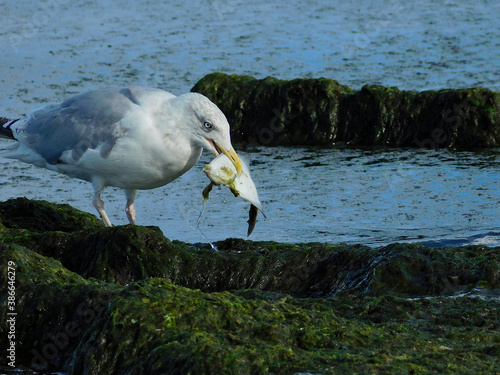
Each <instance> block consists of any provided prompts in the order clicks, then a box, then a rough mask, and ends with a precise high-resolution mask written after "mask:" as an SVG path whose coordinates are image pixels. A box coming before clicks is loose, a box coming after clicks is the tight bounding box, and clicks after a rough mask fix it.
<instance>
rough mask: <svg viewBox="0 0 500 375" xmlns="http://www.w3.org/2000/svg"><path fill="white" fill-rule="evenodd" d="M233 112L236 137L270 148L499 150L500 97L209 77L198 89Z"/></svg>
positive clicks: (322, 82) (487, 92)
mask: <svg viewBox="0 0 500 375" xmlns="http://www.w3.org/2000/svg"><path fill="white" fill-rule="evenodd" d="M192 91H195V92H200V93H202V94H204V95H206V96H208V97H209V98H210V99H212V100H213V101H214V102H215V103H216V104H218V105H219V106H220V107H221V109H222V110H223V112H224V113H225V114H226V115H227V117H228V119H229V121H230V123H231V124H232V126H233V128H232V132H233V135H232V136H233V140H235V141H236V142H242V143H252V144H253V143H257V144H263V145H273V146H277V145H281V146H292V145H316V146H331V145H335V144H345V145H350V146H390V147H402V146H409V147H426V148H439V147H466V148H476V147H499V146H500V115H499V114H500V93H495V92H492V91H490V90H488V89H484V88H470V89H457V90H439V91H423V92H415V91H401V90H399V89H397V88H395V87H384V86H379V85H366V86H364V87H363V88H362V89H361V90H359V91H355V90H352V89H351V88H349V87H348V86H343V85H340V84H339V83H338V82H337V81H334V80H330V79H326V78H318V79H294V80H290V81H285V80H278V79H276V78H272V77H268V78H265V79H262V80H258V79H254V78H252V77H249V76H237V75H231V76H229V75H226V74H222V73H212V74H208V75H207V76H205V77H204V78H202V79H201V80H200V81H199V82H198V83H197V84H196V85H195V86H194V87H193V89H192Z"/></svg>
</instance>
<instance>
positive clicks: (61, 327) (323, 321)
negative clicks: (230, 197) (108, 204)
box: [0, 199, 500, 374]
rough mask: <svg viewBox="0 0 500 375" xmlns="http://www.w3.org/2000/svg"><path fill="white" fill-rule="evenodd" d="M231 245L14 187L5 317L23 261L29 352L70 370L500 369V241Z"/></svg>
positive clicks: (21, 331)
mask: <svg viewBox="0 0 500 375" xmlns="http://www.w3.org/2000/svg"><path fill="white" fill-rule="evenodd" d="M30 218H31V219H32V220H30ZM217 247H218V248H219V250H220V251H219V252H214V251H211V250H207V249H208V246H207V249H205V248H203V246H201V247H200V246H198V247H195V246H193V245H190V244H186V243H182V242H179V241H170V240H168V239H166V238H165V237H164V236H163V234H162V233H161V231H160V230H159V229H158V228H156V227H140V226H130V225H127V226H118V227H112V228H104V227H102V226H101V225H100V223H99V221H98V220H97V219H96V218H95V217H94V216H93V215H90V214H86V213H82V212H80V211H77V210H75V209H73V208H71V207H70V206H68V205H57V204H51V203H48V202H44V201H29V200H26V199H16V200H10V201H7V202H3V203H0V324H1V325H2V327H8V325H7V319H8V318H9V315H7V313H8V312H9V311H10V310H8V308H9V306H11V305H9V304H7V301H8V290H9V289H8V287H9V286H10V285H11V284H9V283H8V281H9V280H10V279H12V275H13V274H12V272H15V274H14V275H15V276H14V277H15V281H14V285H15V298H14V301H15V303H14V305H12V306H13V307H14V309H15V312H16V314H17V315H16V323H15V342H16V348H17V350H16V364H17V365H18V367H19V368H26V369H27V368H31V369H33V370H37V371H61V372H66V373H68V374H82V373H116V374H121V373H128V374H143V373H147V374H165V373H168V374H185V373H188V372H189V373H191V374H211V373H214V374H215V373H217V374H226V373H227V374H234V373H243V374H246V373H248V374H256V373H276V374H290V373H296V372H298V373H307V372H310V373H323V374H329V373H339V372H340V373H344V372H380V371H386V372H391V373H408V372H416V373H425V372H435V371H438V372H446V371H451V372H453V373H469V372H471V371H472V372H474V373H495V371H498V363H497V360H496V358H497V356H498V355H499V353H500V344H499V343H498V342H497V341H498V340H497V339H498V337H497V336H498V335H497V333H496V332H498V330H499V329H500V322H499V320H498V316H497V314H498V309H499V308H500V301H499V300H498V295H499V290H500V272H499V269H500V251H499V250H500V249H498V248H496V249H492V248H485V247H478V246H475V247H463V248H440V249H430V248H427V247H424V246H418V245H409V244H393V245H390V246H386V247H381V248H376V249H372V248H368V247H365V246H348V245H329V244H321V243H306V244H280V243H275V242H252V241H244V240H239V239H227V240H225V241H221V242H219V243H217ZM9 265H10V267H11V269H9V268H8V267H9ZM9 271H10V272H11V273H10V274H9ZM475 294H478V295H480V296H481V298H478V297H474V295H475ZM449 296H453V297H449ZM424 297H432V298H424ZM6 342H7V341H6V340H1V341H0V350H3V351H4V352H5V351H6V350H7V348H6V347H5V345H7V344H6ZM4 358H5V357H4ZM0 364H4V362H1V363H0Z"/></svg>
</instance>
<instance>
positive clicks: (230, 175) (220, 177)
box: [198, 154, 267, 236]
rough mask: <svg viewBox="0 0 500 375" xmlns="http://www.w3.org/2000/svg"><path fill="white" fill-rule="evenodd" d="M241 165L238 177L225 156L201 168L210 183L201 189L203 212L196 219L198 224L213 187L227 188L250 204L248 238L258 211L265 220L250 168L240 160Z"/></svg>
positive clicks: (255, 221)
mask: <svg viewBox="0 0 500 375" xmlns="http://www.w3.org/2000/svg"><path fill="white" fill-rule="evenodd" d="M241 165H242V171H241V173H240V174H239V175H238V173H237V171H236V168H235V166H234V164H233V163H232V162H231V160H230V159H229V158H228V157H227V156H226V155H225V154H220V155H219V156H217V157H216V158H215V159H214V160H212V161H211V162H210V163H209V164H206V165H205V166H204V167H203V172H205V174H206V175H207V177H208V178H209V179H210V183H209V184H208V186H207V187H205V189H203V193H202V195H203V210H202V212H201V214H200V217H199V218H198V224H199V220H200V218H201V215H202V214H203V212H204V209H205V206H206V203H207V201H208V197H209V194H210V192H211V191H212V188H213V186H220V185H225V186H227V187H228V188H229V189H230V190H231V192H232V193H233V194H234V196H235V197H240V198H242V199H244V200H246V201H247V202H249V203H250V211H249V212H248V221H247V222H248V230H247V236H250V235H251V234H252V232H253V230H254V228H255V224H256V223H257V216H258V213H259V211H260V212H261V213H262V215H263V216H264V219H267V217H266V214H265V213H264V210H263V209H262V203H261V202H260V199H259V194H258V193H257V187H256V186H255V182H254V181H253V180H252V177H250V168H249V166H248V163H246V162H245V161H243V160H242V162H241Z"/></svg>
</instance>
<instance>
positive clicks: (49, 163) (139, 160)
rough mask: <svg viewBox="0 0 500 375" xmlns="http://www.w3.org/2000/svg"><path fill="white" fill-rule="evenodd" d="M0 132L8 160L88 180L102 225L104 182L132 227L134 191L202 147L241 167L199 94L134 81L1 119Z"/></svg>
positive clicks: (223, 124) (155, 182)
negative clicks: (120, 193)
mask: <svg viewBox="0 0 500 375" xmlns="http://www.w3.org/2000/svg"><path fill="white" fill-rule="evenodd" d="M3 122H4V121H3ZM0 123H1V122H0ZM0 137H2V138H8V139H11V140H14V141H17V142H16V144H14V145H11V146H10V147H8V148H7V152H6V153H4V154H3V155H2V156H4V157H6V158H11V159H17V160H20V161H22V162H25V163H30V164H33V165H35V166H37V167H42V168H47V169H49V170H52V171H56V172H59V173H64V174H66V175H68V176H71V177H74V178H78V179H82V180H85V181H89V182H91V183H92V185H93V188H94V197H93V201H92V203H93V205H94V207H95V208H96V210H97V212H98V213H99V215H100V216H101V218H102V220H103V222H104V224H105V225H106V226H108V227H109V226H111V222H110V220H109V218H108V215H107V214H106V211H104V202H103V201H102V199H101V192H102V191H103V189H104V188H105V187H106V186H115V187H118V188H121V189H123V190H124V191H125V197H126V199H127V203H126V206H125V212H126V214H127V218H128V221H129V222H130V224H137V222H136V218H135V208H134V200H135V197H136V195H137V191H138V190H145V189H154V188H158V187H160V186H164V185H166V184H168V183H170V182H172V181H173V180H175V179H176V178H177V177H179V176H181V175H182V174H184V173H186V172H187V171H188V170H189V169H191V168H192V167H193V166H194V165H195V164H196V162H197V161H198V159H199V158H200V156H201V153H202V151H203V150H204V149H205V150H208V151H210V152H212V153H213V154H214V156H218V155H220V154H221V153H223V154H225V155H226V156H227V157H228V158H229V159H230V160H231V162H232V163H233V164H234V166H235V168H236V169H237V171H238V173H241V170H242V166H241V161H240V158H239V157H238V154H237V153H236V151H235V150H234V148H233V146H232V144H231V137H230V128H229V123H228V121H227V119H226V116H224V114H223V113H222V111H221V110H220V109H219V108H218V107H217V106H216V105H215V104H214V103H213V102H211V101H210V100H209V99H208V98H207V97H205V96H203V95H201V94H198V93H186V94H182V95H179V96H175V95H173V94H171V93H169V92H166V91H164V90H160V89H155V88H147V87H140V86H130V87H123V88H108V89H101V90H96V91H91V92H88V93H84V94H81V95H77V96H74V97H71V98H69V99H67V100H65V101H63V102H62V103H59V104H54V105H49V106H46V107H44V108H42V109H39V110H37V111H34V112H33V113H31V114H29V115H28V116H26V117H23V118H19V119H16V120H13V121H7V122H6V123H4V124H3V125H0Z"/></svg>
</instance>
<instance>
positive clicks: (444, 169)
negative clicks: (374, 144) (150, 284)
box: [0, 147, 500, 246]
mask: <svg viewBox="0 0 500 375" xmlns="http://www.w3.org/2000/svg"><path fill="white" fill-rule="evenodd" d="M241 155H242V157H244V158H247V159H250V160H251V169H252V175H253V178H254V180H255V183H256V185H257V187H258V189H259V192H260V198H261V201H262V203H263V206H264V211H265V212H266V215H267V216H268V219H267V220H264V219H263V217H262V216H261V215H260V214H259V221H258V222H257V225H256V227H255V230H254V233H253V234H252V236H251V237H250V238H251V239H253V240H274V241H280V242H310V241H320V242H330V243H340V242H343V243H361V244H366V245H370V246H379V245H385V244H388V243H391V242H396V241H399V242H421V243H425V244H428V245H431V246H444V245H450V246H451V245H453V246H458V245H464V244H483V245H487V246H498V245H500V219H499V218H500V150H489V151H485V152H465V151H460V152H458V151H447V150H424V149H404V150H400V149H394V150H377V151H373V150H350V149H307V148H285V147H279V148H266V147H262V148H258V149H255V150H252V152H250V151H248V152H241ZM211 159H212V156H211V155H204V156H202V160H201V161H200V162H199V163H198V164H197V165H196V166H195V167H194V168H193V169H192V170H191V171H189V172H188V173H187V174H185V175H184V176H182V177H181V178H179V179H177V180H176V181H174V182H172V183H171V184H169V185H167V186H165V187H163V188H159V189H155V190H148V191H141V192H140V193H139V196H138V198H137V201H136V209H137V218H138V221H139V223H140V224H142V225H156V226H159V227H160V228H161V229H162V230H163V232H164V233H165V235H166V236H167V237H169V238H171V239H178V240H182V241H187V242H205V241H206V239H205V237H204V235H205V236H206V237H207V239H208V240H210V241H217V240H222V239H225V238H227V237H242V238H244V237H245V234H246V230H247V223H246V220H248V209H249V204H248V203H247V202H245V201H243V200H242V199H239V198H235V197H234V196H233V195H232V193H231V192H230V191H229V189H227V188H221V189H217V188H215V189H214V190H212V192H211V194H210V199H209V200H208V204H207V208H206V210H205V213H204V216H203V218H202V219H201V223H200V229H201V231H202V233H200V231H198V230H197V219H198V216H199V214H200V212H201V209H202V204H203V198H202V194H201V193H202V190H203V188H204V187H205V186H206V185H207V184H208V183H209V180H208V178H207V177H206V176H205V174H204V173H203V172H202V170H201V169H202V166H203V165H204V164H205V163H208V162H209V161H210V160H211ZM0 180H1V181H3V182H2V183H1V184H0V196H1V197H2V199H6V198H9V197H18V196H26V197H29V198H32V199H50V200H51V201H55V202H60V203H65V202H67V203H69V204H71V205H73V206H75V207H77V208H79V209H82V210H85V211H88V212H92V213H94V208H93V207H92V204H91V201H92V188H91V185H90V184H89V183H86V182H83V181H78V180H73V179H70V178H68V177H66V176H64V175H59V174H56V173H53V172H50V171H46V170H43V169H38V168H35V167H31V166H30V165H24V164H20V163H17V162H15V161H7V163H5V164H3V170H2V171H1V172H0ZM103 199H104V201H105V202H106V206H105V207H106V211H107V212H108V215H109V216H110V219H111V221H112V222H113V223H114V224H126V223H127V220H126V216H125V213H124V204H125V198H124V195H123V194H122V193H121V191H120V190H118V189H114V188H107V190H105V192H104V194H103Z"/></svg>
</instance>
